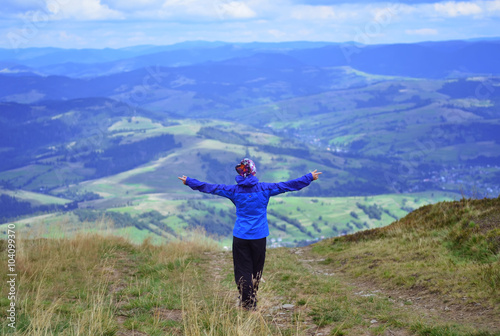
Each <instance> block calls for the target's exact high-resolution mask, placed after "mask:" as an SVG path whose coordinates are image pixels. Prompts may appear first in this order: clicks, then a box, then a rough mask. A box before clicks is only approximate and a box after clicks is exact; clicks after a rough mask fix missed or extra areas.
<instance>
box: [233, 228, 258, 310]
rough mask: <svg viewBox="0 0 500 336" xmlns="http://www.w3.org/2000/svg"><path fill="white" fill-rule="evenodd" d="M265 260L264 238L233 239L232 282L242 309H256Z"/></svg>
mask: <svg viewBox="0 0 500 336" xmlns="http://www.w3.org/2000/svg"><path fill="white" fill-rule="evenodd" d="M265 260H266V238H262V239H255V240H248V239H241V238H236V237H233V263H234V281H235V282H236V285H237V286H238V291H239V292H240V300H241V301H240V304H241V306H242V307H244V308H247V309H254V308H256V307H257V290H258V289H259V281H260V278H261V277H262V271H263V270H264V261H265Z"/></svg>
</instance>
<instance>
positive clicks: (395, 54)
mask: <svg viewBox="0 0 500 336" xmlns="http://www.w3.org/2000/svg"><path fill="white" fill-rule="evenodd" d="M262 53H277V54H282V55H288V56H290V57H292V58H294V59H295V60H296V61H299V62H300V63H301V64H303V65H309V66H320V67H337V66H350V67H353V68H355V69H357V70H360V71H365V72H368V73H371V74H379V75H390V76H405V77H417V78H447V77H457V76H458V77H459V76H464V75H467V74H470V73H482V74H490V75H493V74H499V73H500V63H499V62H498V61H497V59H498V56H499V54H500V39H491V40H490V39H477V40H472V41H445V42H422V43H415V44H392V45H361V44H358V43H340V44H339V43H327V42H282V43H257V42H256V43H224V42H203V41H194V42H185V43H179V44H175V45H170V46H138V47H129V48H122V49H57V48H28V49H21V50H10V49H0V62H4V63H3V67H4V69H6V68H7V69H10V67H5V62H9V63H10V64H11V66H17V65H22V66H25V67H28V68H26V71H27V72H33V73H40V74H44V75H63V76H70V77H97V76H102V75H107V74H113V73H119V72H123V71H132V70H137V69H140V68H144V67H147V66H160V67H179V66H189V65H193V64H201V63H205V62H218V61H224V60H228V59H233V58H237V57H239V58H243V59H244V60H249V61H250V59H251V58H252V56H255V55H256V54H262Z"/></svg>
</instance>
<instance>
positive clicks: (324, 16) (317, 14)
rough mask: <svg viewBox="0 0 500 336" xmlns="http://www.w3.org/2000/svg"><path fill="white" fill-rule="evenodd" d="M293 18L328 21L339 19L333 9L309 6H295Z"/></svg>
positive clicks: (292, 13)
mask: <svg viewBox="0 0 500 336" xmlns="http://www.w3.org/2000/svg"><path fill="white" fill-rule="evenodd" d="M291 17H292V18H293V19H296V20H328V19H336V18H338V16H337V14H336V12H335V11H334V9H333V7H330V6H308V5H299V6H294V7H293V8H292V12H291Z"/></svg>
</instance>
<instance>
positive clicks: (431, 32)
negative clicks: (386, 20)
mask: <svg viewBox="0 0 500 336" xmlns="http://www.w3.org/2000/svg"><path fill="white" fill-rule="evenodd" d="M405 33H406V34H408V35H437V34H438V31H437V29H432V28H421V29H407V30H405Z"/></svg>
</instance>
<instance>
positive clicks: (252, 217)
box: [186, 173, 313, 239]
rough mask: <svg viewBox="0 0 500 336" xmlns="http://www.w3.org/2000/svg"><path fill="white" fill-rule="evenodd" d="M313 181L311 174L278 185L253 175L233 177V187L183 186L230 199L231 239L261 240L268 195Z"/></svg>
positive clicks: (196, 183)
mask: <svg viewBox="0 0 500 336" xmlns="http://www.w3.org/2000/svg"><path fill="white" fill-rule="evenodd" d="M312 181H313V176H312V174H311V173H309V174H306V175H304V176H302V177H299V178H297V179H295V180H290V181H287V182H279V183H263V182H259V179H258V178H257V177H255V176H253V175H250V176H248V177H247V178H244V177H242V176H239V175H238V176H236V182H237V183H238V184H236V185H226V184H210V183H206V182H200V181H198V180H196V179H193V178H189V177H188V178H187V179H186V185H188V186H189V187H190V188H191V189H193V190H198V191H200V192H204V193H208V194H214V195H219V196H222V197H227V198H229V199H230V200H231V201H232V202H233V204H234V205H235V206H236V223H235V224H234V229H233V236H235V237H237V238H242V239H261V238H264V237H267V236H269V226H268V223H267V204H268V203H269V198H270V197H271V196H276V195H279V194H281V193H284V192H287V191H297V190H300V189H302V188H304V187H307V186H308V185H309V184H310V183H311V182H312Z"/></svg>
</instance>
